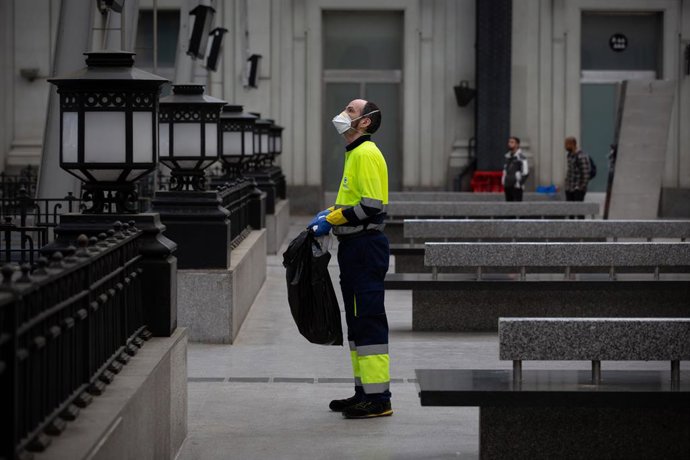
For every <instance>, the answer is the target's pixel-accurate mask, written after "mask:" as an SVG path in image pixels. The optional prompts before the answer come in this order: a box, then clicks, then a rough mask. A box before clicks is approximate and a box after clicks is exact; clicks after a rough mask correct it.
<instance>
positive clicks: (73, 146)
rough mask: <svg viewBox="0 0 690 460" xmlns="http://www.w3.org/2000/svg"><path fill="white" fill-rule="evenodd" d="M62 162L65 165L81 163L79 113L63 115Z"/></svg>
mask: <svg viewBox="0 0 690 460" xmlns="http://www.w3.org/2000/svg"><path fill="white" fill-rule="evenodd" d="M62 161H63V162H65V163H76V162H77V161H79V114H78V113H77V112H64V113H63V114H62Z"/></svg>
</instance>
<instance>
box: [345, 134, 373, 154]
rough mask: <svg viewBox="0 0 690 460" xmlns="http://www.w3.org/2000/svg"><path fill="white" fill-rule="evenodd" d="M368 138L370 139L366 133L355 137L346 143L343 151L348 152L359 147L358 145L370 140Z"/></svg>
mask: <svg viewBox="0 0 690 460" xmlns="http://www.w3.org/2000/svg"><path fill="white" fill-rule="evenodd" d="M370 140H371V136H370V135H368V134H365V135H363V136H360V137H358V138H357V139H355V140H354V141H352V142H350V143H349V144H347V146H346V147H345V151H346V152H349V151H351V150H354V149H355V148H357V147H359V146H360V145H362V144H363V143H365V142H366V141H370Z"/></svg>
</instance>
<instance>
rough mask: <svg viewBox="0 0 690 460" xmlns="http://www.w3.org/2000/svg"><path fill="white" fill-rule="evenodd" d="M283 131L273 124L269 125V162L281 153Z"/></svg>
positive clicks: (280, 127)
mask: <svg viewBox="0 0 690 460" xmlns="http://www.w3.org/2000/svg"><path fill="white" fill-rule="evenodd" d="M283 129H285V128H283V127H282V126H280V125H277V124H275V123H273V124H272V125H271V162H273V161H274V160H275V157H276V156H278V155H280V154H281V153H283Z"/></svg>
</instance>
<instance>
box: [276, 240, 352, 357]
mask: <svg viewBox="0 0 690 460" xmlns="http://www.w3.org/2000/svg"><path fill="white" fill-rule="evenodd" d="M330 260H331V254H330V253H329V252H328V251H327V250H323V249H322V247H321V245H320V244H319V242H318V241H317V239H316V237H315V236H314V233H313V232H311V231H309V230H305V231H303V232H302V233H300V234H299V235H298V236H297V238H295V239H294V240H292V242H290V245H289V246H288V248H287V251H285V252H284V253H283V266H284V267H285V269H286V270H285V277H286V279H287V288H288V302H289V304H290V311H291V312H292V317H293V318H294V320H295V323H297V328H298V329H299V332H300V334H302V335H303V336H304V337H305V338H306V339H307V340H309V341H310V342H312V343H317V344H320V345H342V344H343V328H342V325H341V324H340V308H339V307H338V299H337V298H336V296H335V291H334V290H333V283H332V282H331V277H330V274H329V273H328V262H329V261H330Z"/></svg>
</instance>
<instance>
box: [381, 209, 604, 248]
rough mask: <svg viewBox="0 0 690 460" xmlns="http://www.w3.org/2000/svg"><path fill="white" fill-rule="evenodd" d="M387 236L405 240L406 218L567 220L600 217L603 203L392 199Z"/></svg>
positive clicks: (394, 239)
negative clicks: (600, 205)
mask: <svg viewBox="0 0 690 460" xmlns="http://www.w3.org/2000/svg"><path fill="white" fill-rule="evenodd" d="M387 213H388V219H387V220H386V235H388V239H389V240H390V242H391V243H403V242H404V238H403V222H404V220H405V219H411V218H415V219H422V218H426V219H452V218H456V219H460V218H464V219H505V218H508V217H509V218H514V219H537V218H540V219H566V218H569V217H596V216H598V215H599V204H598V203H589V202H578V201H533V202H525V201H523V202H511V203H507V202H505V201H489V202H461V201H456V202H450V201H397V202H396V201H390V202H389V203H388V208H387Z"/></svg>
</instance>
